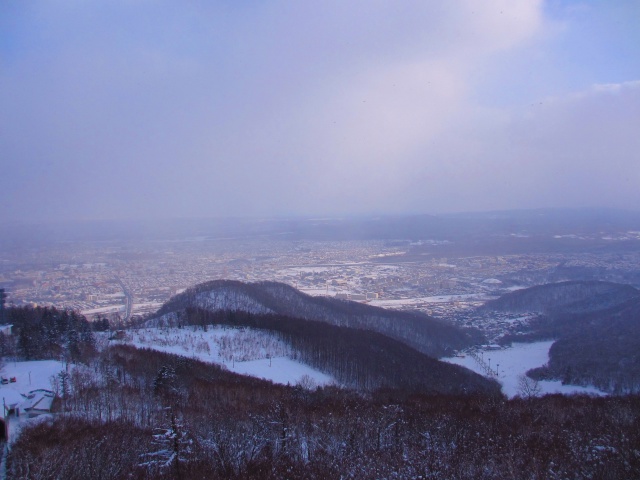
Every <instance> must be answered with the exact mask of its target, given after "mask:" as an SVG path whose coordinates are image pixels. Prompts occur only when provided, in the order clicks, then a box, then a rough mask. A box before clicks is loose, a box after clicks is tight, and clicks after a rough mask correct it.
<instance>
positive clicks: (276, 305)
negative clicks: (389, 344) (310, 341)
mask: <svg viewBox="0 0 640 480" xmlns="http://www.w3.org/2000/svg"><path fill="white" fill-rule="evenodd" d="M188 307H193V308H202V309H205V310H210V311H217V310H234V311H244V312H248V313H274V314H280V315H285V316H288V317H294V318H302V319H305V320H316V321H321V322H325V323H329V324H331V325H337V326H344V327H351V328H357V329H362V330H371V331H375V332H378V333H381V334H384V335H387V336H389V337H391V338H395V339H396V340H399V341H401V342H404V343H406V344H408V345H410V346H412V347H413V348H415V349H417V350H419V351H421V352H423V353H426V354H428V355H431V356H433V357H442V356H445V355H447V354H451V353H453V352H454V351H456V350H460V349H463V348H466V347H468V346H470V345H473V344H476V343H481V341H482V336H481V335H480V334H479V332H477V331H475V330H462V329H459V328H457V327H455V326H453V325H450V324H448V323H446V322H443V321H440V320H437V319H435V318H432V317H429V316H428V315H424V314H421V313H417V312H416V313H413V312H401V311H396V310H386V309H383V308H378V307H373V306H370V305H366V304H362V303H358V302H351V301H346V300H338V299H334V298H327V297H313V296H310V295H306V294H304V293H302V292H300V291H298V290H296V289H295V288H293V287H291V286H289V285H286V284H283V283H276V282H258V283H243V282H237V281H230V280H215V281H212V282H207V283H203V284H200V285H196V286H195V287H192V288H190V289H187V290H186V291H185V292H183V293H181V294H179V295H177V296H175V297H174V298H172V299H171V300H170V301H169V302H167V303H166V304H165V305H163V306H162V308H160V310H159V311H158V313H157V315H156V316H155V317H156V318H155V319H153V320H151V321H149V322H148V323H147V325H150V326H152V325H163V324H164V325H167V324H173V325H175V324H177V323H179V321H180V320H179V315H180V314H181V313H183V312H184V311H185V309H186V308H188Z"/></svg>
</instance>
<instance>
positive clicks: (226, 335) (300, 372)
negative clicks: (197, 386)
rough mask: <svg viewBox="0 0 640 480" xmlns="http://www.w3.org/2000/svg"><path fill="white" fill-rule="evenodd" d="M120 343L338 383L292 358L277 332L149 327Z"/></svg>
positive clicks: (282, 377)
mask: <svg viewBox="0 0 640 480" xmlns="http://www.w3.org/2000/svg"><path fill="white" fill-rule="evenodd" d="M118 342H120V343H126V344H130V345H134V346H136V347H140V348H151V349H154V350H159V351H162V352H167V353H173V354H176V355H183V356H186V357H191V358H197V359H198V360H202V361H204V362H209V363H215V364H218V365H223V366H224V367H225V368H227V369H228V370H229V371H232V372H235V373H239V374H241V375H248V376H252V377H258V378H263V379H266V380H271V381H272V382H275V383H280V384H283V385H286V384H291V385H296V384H300V385H303V386H306V387H313V386H316V385H318V386H320V385H329V384H334V383H337V382H335V380H334V379H333V377H331V376H330V375H327V374H325V373H322V372H320V371H318V370H316V369H314V368H312V367H310V366H309V365H306V364H304V363H301V362H299V361H297V360H294V359H293V358H292V356H293V352H292V350H291V348H290V347H289V345H287V344H286V343H284V342H282V341H281V340H280V339H278V338H277V337H276V336H275V335H273V334H271V333H269V332H265V331H262V330H255V329H249V328H243V329H236V328H225V327H222V326H216V327H209V328H208V329H207V331H206V332H205V331H204V330H202V329H201V328H198V327H184V328H145V329H140V330H130V331H127V332H125V337H124V338H123V339H122V340H119V341H118Z"/></svg>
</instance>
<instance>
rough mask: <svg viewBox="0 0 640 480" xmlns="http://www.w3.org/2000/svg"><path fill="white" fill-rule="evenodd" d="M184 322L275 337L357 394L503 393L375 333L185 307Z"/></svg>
mask: <svg viewBox="0 0 640 480" xmlns="http://www.w3.org/2000/svg"><path fill="white" fill-rule="evenodd" d="M181 320H182V322H184V324H189V325H200V326H202V327H203V328H206V326H207V325H213V324H218V325H229V326H233V327H250V328H257V329H261V330H266V331H269V332H272V333H275V334H276V335H277V336H278V338H280V339H281V340H283V341H284V342H285V343H286V344H288V345H290V346H291V347H292V351H293V353H294V358H295V359H298V360H301V361H302V362H304V363H306V364H308V365H311V366H313V367H315V368H317V369H318V370H320V371H323V372H325V373H328V374H330V375H331V376H333V377H334V378H335V379H336V380H337V381H338V382H339V383H340V384H342V385H346V386H349V387H351V388H354V389H357V390H367V391H372V390H375V389H379V388H382V387H386V388H400V389H403V390H406V391H413V392H422V393H471V392H484V393H486V394H492V393H493V394H499V392H500V387H499V385H498V384H497V383H496V382H494V381H491V380H488V379H487V378H485V377H482V376H481V375H478V374H476V373H474V372H472V371H470V370H467V369H466V368H462V367H459V366H457V365H452V364H449V363H445V362H441V361H439V360H436V359H433V358H430V357H428V356H427V355H425V354H423V353H421V352H419V351H417V350H415V349H413V348H411V347H409V346H408V345H406V344H404V343H402V342H399V341H397V340H394V339H392V338H389V337H386V336H385V335H382V334H379V333H377V332H372V331H368V330H358V329H354V328H348V327H338V326H335V325H330V324H326V323H324V322H318V321H311V320H303V319H299V318H291V317H286V316H283V315H276V314H251V313H246V312H236V311H216V312H210V311H208V310H203V309H193V308H187V310H186V311H185V315H183V317H182V319H181Z"/></svg>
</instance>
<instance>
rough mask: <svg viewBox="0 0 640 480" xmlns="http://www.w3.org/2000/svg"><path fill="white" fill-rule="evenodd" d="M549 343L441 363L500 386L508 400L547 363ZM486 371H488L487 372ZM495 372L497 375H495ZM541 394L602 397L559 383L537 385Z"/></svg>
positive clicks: (594, 391)
mask: <svg viewBox="0 0 640 480" xmlns="http://www.w3.org/2000/svg"><path fill="white" fill-rule="evenodd" d="M552 344H553V340H549V341H544V342H534V343H514V344H513V346H512V347H510V348H505V349H502V350H484V351H480V352H478V353H477V355H476V356H475V357H474V356H473V355H469V354H466V355H465V356H464V358H461V357H452V358H443V359H442V360H444V361H446V362H449V363H455V364H456V365H462V366H463V367H466V368H468V369H470V370H473V371H474V372H476V373H479V374H481V375H485V376H488V377H491V378H495V379H496V380H498V381H499V382H500V383H501V384H502V391H503V392H504V393H505V395H507V396H508V397H511V398H512V397H515V396H516V395H518V390H519V388H518V381H519V378H520V376H521V375H524V374H525V373H526V372H527V370H530V369H532V368H536V367H541V366H542V365H544V364H546V363H547V362H548V361H549V349H550V348H551V345H552ZM487 367H489V368H490V370H488V368H487ZM496 371H497V372H498V373H497V375H496ZM539 385H540V388H541V391H542V394H547V393H562V394H572V393H588V394H595V395H605V393H603V392H601V391H600V390H598V389H596V388H595V387H579V386H576V385H562V383H561V382H560V381H541V382H539Z"/></svg>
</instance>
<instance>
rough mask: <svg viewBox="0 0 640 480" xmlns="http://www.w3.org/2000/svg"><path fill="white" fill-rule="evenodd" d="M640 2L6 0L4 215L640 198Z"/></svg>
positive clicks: (353, 212) (344, 209) (35, 217)
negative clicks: (22, 0)
mask: <svg viewBox="0 0 640 480" xmlns="http://www.w3.org/2000/svg"><path fill="white" fill-rule="evenodd" d="M639 17H640V3H638V2H635V1H631V0H625V1H619V2H604V1H596V2H582V1H567V0H548V1H542V0H518V1H508V0H494V1H491V2H483V3H481V4H479V3H476V2H473V1H471V0H459V1H455V2H439V1H437V2H436V1H403V2H356V1H354V2H335V1H328V2H321V3H316V2H284V1H268V2H262V3H257V2H251V3H243V4H237V3H233V2H232V3H229V2H210V3H191V4H174V3H171V2H145V1H142V2H128V1H125V0H117V1H108V2H106V1H96V2H86V3H85V2H73V1H59V2H42V1H36V2H30V3H25V2H20V1H7V2H3V3H2V4H0V167H1V175H0V208H2V210H3V215H2V216H3V220H4V221H5V222H7V221H12V222H16V221H17V222H42V221H52V222H58V221H78V220H80V221H92V220H100V221H104V220H135V219H147V218H149V219H154V220H161V219H171V218H172V219H177V218H230V217H232V218H233V217H235V218H237V217H240V218H257V217H269V218H273V217H287V216H296V217H300V216H304V217H309V216H315V215H319V216H344V215H348V216H357V215H376V214H377V215H385V214H445V213H458V212H460V213H462V212H484V211H500V210H507V211H508V210H521V209H539V208H614V209H628V210H637V209H638V207H637V206H638V205H640V189H638V188H637V185H639V184H640V161H638V152H640V136H639V135H638V134H637V129H638V125H640V47H639V45H640V30H638V29H637V25H636V23H637V22H636V21H635V20H636V19H637V18H639Z"/></svg>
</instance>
